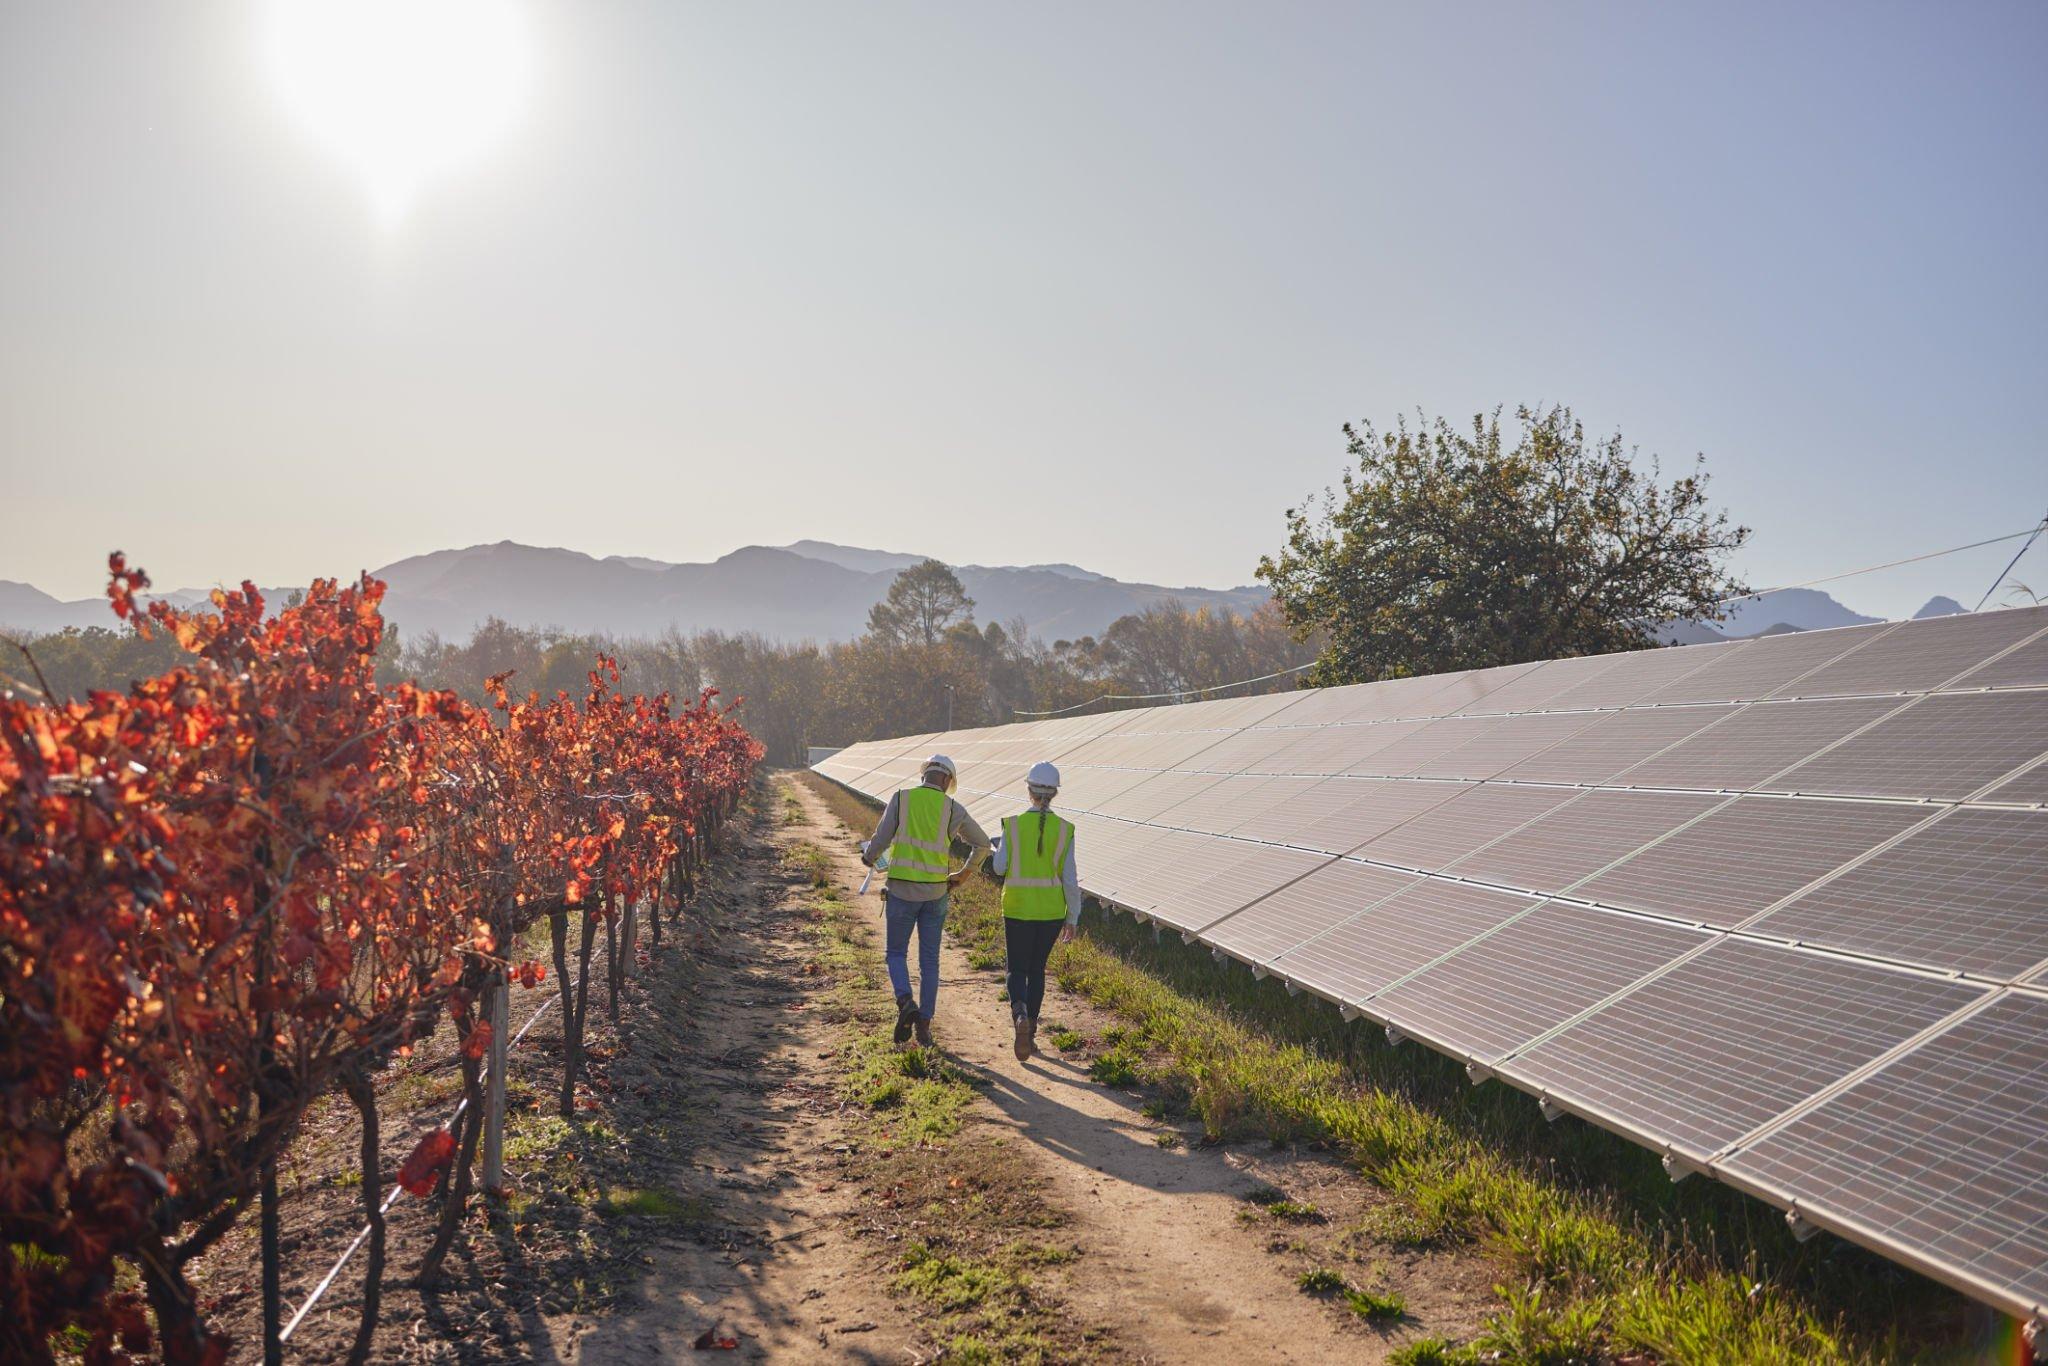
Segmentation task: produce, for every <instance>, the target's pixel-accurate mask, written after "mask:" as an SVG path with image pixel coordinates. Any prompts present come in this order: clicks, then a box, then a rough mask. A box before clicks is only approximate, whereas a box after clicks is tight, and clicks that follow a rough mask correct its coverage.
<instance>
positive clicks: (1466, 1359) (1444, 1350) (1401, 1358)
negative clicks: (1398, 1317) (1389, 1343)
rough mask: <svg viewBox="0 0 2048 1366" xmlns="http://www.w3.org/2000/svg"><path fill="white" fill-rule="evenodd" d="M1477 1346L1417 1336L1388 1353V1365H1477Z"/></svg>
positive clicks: (1446, 1339)
mask: <svg viewBox="0 0 2048 1366" xmlns="http://www.w3.org/2000/svg"><path fill="white" fill-rule="evenodd" d="M1478 1361H1479V1352H1478V1350H1477V1349H1476V1348H1472V1347H1461V1346H1459V1345H1458V1344H1457V1343H1455V1342H1452V1341H1451V1340H1450V1339H1449V1338H1438V1337H1428V1338H1417V1339H1416V1340H1415V1341H1414V1342H1411V1343H1409V1344H1407V1345H1406V1346H1405V1347H1396V1348H1395V1349H1394V1350H1393V1351H1392V1352H1390V1353H1388V1354H1387V1366H1477V1363H1478Z"/></svg>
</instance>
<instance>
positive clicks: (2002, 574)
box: [1970, 513, 2048, 612]
mask: <svg viewBox="0 0 2048 1366" xmlns="http://www.w3.org/2000/svg"><path fill="white" fill-rule="evenodd" d="M2043 531H2048V513H2043V514H2042V515H2041V524H2040V525H2039V526H2037V527H2035V528H2034V534H2033V535H2031V536H2029V537H2027V543H2026V544H2025V545H2023V546H2021V547H2020V548H2019V553H2018V554H2016V555H2014V556H2013V557H2012V558H2011V559H2010V560H2007V561H2006V562H2005V568H2003V569H2001V570H1999V571H1998V577H1997V578H1995V579H1993V580H1992V581H1991V586H1990V587H1989V588H1987V589H1985V590H1984V596H1983V597H1981V598H1979V599H1977V605H1976V606H1975V607H1972V608H1971V609H1970V610H1971V611H1972V612H1981V611H1983V610H1984V604H1985V603H1987V602H1989V601H1991V595H1992V594H1993V593H1996V592H1997V591H1998V586H1999V585H2000V584H2002V583H2004V582H2005V580H2006V578H2007V576H2008V575H2010V574H2011V573H2012V567H2013V566H2014V565H2016V564H2018V563H2019V562H2020V561H2021V560H2023V559H2025V558H2026V554H2027V552H2028V551H2029V550H2032V549H2033V548H2034V542H2035V541H2037V540H2039V539H2040V538H2041V533H2042V532H2043Z"/></svg>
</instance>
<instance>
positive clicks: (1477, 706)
mask: <svg viewBox="0 0 2048 1366" xmlns="http://www.w3.org/2000/svg"><path fill="white" fill-rule="evenodd" d="M1619 659H1620V656H1618V655H1587V656H1584V657H1582V658H1578V659H1550V660H1545V661H1544V662H1543V663H1541V664H1538V665H1537V666H1536V667H1535V668H1533V669H1530V670H1528V671H1527V672H1525V673H1522V674H1519V675H1517V676H1516V677H1514V678H1511V679H1508V680H1506V681H1505V682H1503V683H1502V684H1501V685H1500V686H1499V687H1496V688H1492V689H1489V690H1488V691H1487V692H1486V693H1485V694H1484V695H1483V696H1481V697H1479V698H1478V699H1477V700H1475V701H1472V702H1468V703H1467V704H1466V705H1465V707H1464V712H1465V714H1466V715H1468V716H1469V715H1478V714H1480V713H1486V714H1489V715H1497V714H1499V713H1501V712H1512V711H1542V710H1544V709H1545V708H1546V707H1547V706H1548V705H1549V703H1550V700H1551V699H1552V698H1554V697H1557V696H1559V695H1560V694H1563V693H1566V692H1569V691H1571V690H1572V689H1573V688H1576V687H1579V686H1581V685H1582V684H1584V683H1587V682H1588V681H1590V680H1592V679H1594V678H1597V677H1599V676H1600V675H1601V674H1604V673H1606V672H1608V671H1609V670H1610V669H1612V668H1614V667H1615V665H1616V663H1617V662H1618V661H1619Z"/></svg>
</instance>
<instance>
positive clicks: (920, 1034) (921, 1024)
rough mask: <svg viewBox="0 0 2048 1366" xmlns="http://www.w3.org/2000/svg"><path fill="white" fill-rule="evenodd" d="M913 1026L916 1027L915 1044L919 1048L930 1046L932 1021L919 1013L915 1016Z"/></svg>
mask: <svg viewBox="0 0 2048 1366" xmlns="http://www.w3.org/2000/svg"><path fill="white" fill-rule="evenodd" d="M915 1027H916V1029H917V1046H918V1047H919V1048H930V1047H931V1046H932V1022H931V1021H930V1020H927V1019H926V1018H925V1017H924V1016H922V1015H920V1016H918V1017H917V1024H916V1026H915Z"/></svg>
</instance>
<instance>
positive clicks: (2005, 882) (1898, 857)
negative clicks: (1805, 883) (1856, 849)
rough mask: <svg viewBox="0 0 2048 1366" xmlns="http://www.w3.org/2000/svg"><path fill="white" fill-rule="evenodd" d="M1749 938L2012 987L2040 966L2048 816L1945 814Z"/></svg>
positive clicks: (1778, 913) (1978, 811) (2046, 950)
mask: <svg viewBox="0 0 2048 1366" xmlns="http://www.w3.org/2000/svg"><path fill="white" fill-rule="evenodd" d="M1959 871H1961V872H1967V874H1968V875H1967V876H1959V875H1958V874H1959ZM1747 928H1748V929H1750V930H1752V931H1753V932H1755V933H1757V934H1762V935H1774V936H1778V937H1781V938H1785V939H1790V940H1795V941H1799V942H1802V943H1809V944H1821V945H1826V946H1828V947H1830V948H1837V949H1841V950H1844V951H1846V952H1850V953H1859V954H1865V955H1868V956H1871V957H1879V958H1887V959H1890V960H1892V961H1894V962H1899V963H1911V964H1915V965H1918V966H1922V967H1926V968H1931V969H1935V970H1940V971H1950V972H1965V973H1971V974H1974V975H1978V976H1982V977H1988V978H1992V979H1995V980H2000V981H2004V980H2010V979H2012V978H2014V977H2016V976H2018V975H2019V974H2021V973H2024V972H2026V971H2027V970H2028V969H2029V968H2031V967H2033V965H2034V964H2036V963H2038V962H2040V961H2042V960H2043V959H2044V958H2048V812H2039V811H2002V810H1996V809H1992V808H1986V807H1960V808H1955V809H1951V810H1949V811H1947V812H1945V813H1942V814H1939V815H1936V816H1935V817H1934V818H1932V819H1930V820H1928V821H1927V822H1926V823H1925V824H1923V825H1921V826H1920V827H1918V828H1917V829H1915V830H1914V831H1913V832H1912V833H1911V834H1909V835H1907V836H1905V838H1903V839H1901V840H1899V841H1898V842H1897V843H1895V844H1892V845H1890V846H1889V847H1887V848H1884V849H1881V850H1880V851H1878V852H1877V853H1875V854H1873V855H1871V856H1870V857H1869V858H1868V859H1866V860H1864V861H1863V862H1861V863H1858V864H1857V865H1855V866H1854V867H1852V868H1849V869H1848V870H1847V871H1845V872H1843V873H1841V874H1840V875H1838V876H1836V877H1834V878H1831V879H1829V880H1828V881H1827V882H1824V883H1822V884H1821V885H1819V886H1817V887H1814V888H1813V889H1811V890H1810V891H1807V892H1806V893H1804V894H1803V895H1801V896H1799V897H1796V898H1794V899H1793V900H1791V901H1789V902H1787V903H1786V904H1785V905H1783V906H1781V907H1779V908H1778V909H1776V910H1774V911H1772V912H1771V913H1770V914H1768V915H1765V916H1763V917H1761V918H1760V919H1757V920H1754V921H1753V922H1751V923H1750V924H1749V925H1748V926H1747Z"/></svg>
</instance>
